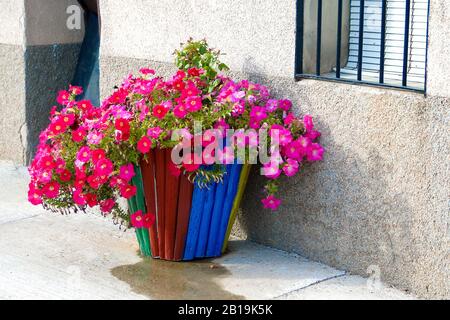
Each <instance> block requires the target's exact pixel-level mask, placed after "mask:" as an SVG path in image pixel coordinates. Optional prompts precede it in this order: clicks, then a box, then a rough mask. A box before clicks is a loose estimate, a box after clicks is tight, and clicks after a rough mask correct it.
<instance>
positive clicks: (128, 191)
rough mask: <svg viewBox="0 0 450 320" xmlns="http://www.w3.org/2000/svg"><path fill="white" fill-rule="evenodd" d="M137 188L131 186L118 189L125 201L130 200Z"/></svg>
mask: <svg viewBox="0 0 450 320" xmlns="http://www.w3.org/2000/svg"><path fill="white" fill-rule="evenodd" d="M136 191H137V188H136V187H135V186H132V185H125V186H123V187H121V188H120V195H121V196H122V197H124V198H125V199H130V198H131V197H133V196H134V195H135V194H136Z"/></svg>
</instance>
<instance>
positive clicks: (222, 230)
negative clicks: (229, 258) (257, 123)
mask: <svg viewBox="0 0 450 320" xmlns="http://www.w3.org/2000/svg"><path fill="white" fill-rule="evenodd" d="M230 170H231V172H230V181H229V182H228V188H227V194H226V196H225V200H224V204H223V211H222V220H221V223H220V227H219V232H218V237H217V242H216V247H215V250H214V255H216V256H220V254H221V252H222V246H223V243H224V240H225V234H226V232H227V227H228V221H229V220H230V214H231V209H232V206H233V203H234V198H235V197H236V193H237V190H238V184H239V176H240V174H241V171H242V165H241V164H234V165H232V166H231V168H230Z"/></svg>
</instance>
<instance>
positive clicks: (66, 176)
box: [59, 169, 72, 182]
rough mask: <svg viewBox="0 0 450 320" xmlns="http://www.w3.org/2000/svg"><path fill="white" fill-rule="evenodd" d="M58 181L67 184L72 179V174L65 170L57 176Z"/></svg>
mask: <svg viewBox="0 0 450 320" xmlns="http://www.w3.org/2000/svg"><path fill="white" fill-rule="evenodd" d="M59 179H60V180H61V181H62V182H69V181H70V180H71V179H72V174H71V173H70V171H69V170H67V169H65V170H63V171H62V172H61V173H60V174H59Z"/></svg>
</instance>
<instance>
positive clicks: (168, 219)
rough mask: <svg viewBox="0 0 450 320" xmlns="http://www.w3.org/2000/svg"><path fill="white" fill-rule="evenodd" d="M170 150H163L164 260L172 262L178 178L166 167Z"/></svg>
mask: <svg viewBox="0 0 450 320" xmlns="http://www.w3.org/2000/svg"><path fill="white" fill-rule="evenodd" d="M171 152H172V149H165V150H164V153H165V160H166V186H165V187H166V193H165V203H166V208H165V211H164V213H165V218H164V219H165V220H164V226H165V234H164V235H165V259H167V260H173V253H174V249H175V232H176V228H177V209H178V187H179V182H180V178H179V177H177V176H174V175H172V174H171V173H170V170H169V169H168V165H169V162H170V161H171V160H170V154H171Z"/></svg>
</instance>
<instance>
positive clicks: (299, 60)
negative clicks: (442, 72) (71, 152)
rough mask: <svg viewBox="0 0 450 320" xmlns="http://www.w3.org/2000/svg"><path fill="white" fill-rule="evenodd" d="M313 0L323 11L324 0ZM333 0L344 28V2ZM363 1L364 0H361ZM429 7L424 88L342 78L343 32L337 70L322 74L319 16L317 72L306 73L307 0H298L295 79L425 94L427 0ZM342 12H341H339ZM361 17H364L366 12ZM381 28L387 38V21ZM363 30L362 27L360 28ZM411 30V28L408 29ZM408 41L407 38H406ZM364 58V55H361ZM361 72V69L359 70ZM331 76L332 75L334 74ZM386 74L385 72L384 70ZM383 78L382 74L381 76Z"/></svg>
mask: <svg viewBox="0 0 450 320" xmlns="http://www.w3.org/2000/svg"><path fill="white" fill-rule="evenodd" d="M313 1H318V12H321V10H322V1H323V0H313ZM325 1H330V0H325ZM333 1H337V2H338V12H337V14H338V25H337V28H338V27H339V26H340V27H341V30H342V3H343V0H333ZM361 1H362V2H363V1H364V0H361ZM380 1H383V3H384V5H385V6H386V3H387V1H388V0H380ZM405 1H407V2H409V3H410V4H409V6H410V5H411V0H405ZM427 4H428V7H427V17H426V19H427V21H426V44H425V70H424V87H423V89H422V88H414V87H408V85H407V82H406V86H404V85H403V83H402V85H395V84H389V83H384V82H380V81H376V82H375V81H367V80H364V79H362V78H361V80H358V79H346V78H342V77H340V70H341V69H342V66H341V65H340V62H338V61H340V59H341V50H340V48H341V42H342V33H341V32H338V33H337V43H338V44H337V46H336V47H337V49H336V71H335V72H331V73H327V74H326V75H322V74H320V72H319V71H320V60H321V59H320V54H321V43H320V41H321V35H319V34H321V22H322V21H321V20H322V19H321V18H319V15H318V18H317V29H316V30H318V32H317V33H318V36H317V47H316V54H317V55H316V74H312V73H304V72H303V58H304V56H303V55H304V42H303V38H304V29H305V28H304V12H305V0H297V1H296V34H295V66H294V79H295V80H296V81H300V80H302V79H314V80H321V81H329V82H337V83H347V84H353V85H364V86H370V87H378V88H388V89H397V90H404V91H409V92H417V93H421V94H425V95H426V92H427V71H428V70H427V69H428V68H427V66H428V47H429V22H430V19H429V18H430V0H428V1H427ZM410 12H411V7H410ZM339 13H340V14H339ZM361 17H364V14H363V15H362V16H360V18H361ZM381 28H382V29H381V30H382V32H381V33H382V39H384V38H385V34H384V36H383V31H384V33H385V32H386V31H385V30H386V25H385V23H382V26H381ZM405 29H406V26H405ZM360 31H361V29H360ZM408 31H409V32H410V30H408ZM409 32H408V37H409ZM405 41H406V39H405ZM381 47H382V49H380V52H383V51H382V50H385V48H384V44H382V46H381ZM360 50H362V46H361V48H360ZM317 56H318V57H319V59H317ZM361 59H362V56H361ZM381 70H382V66H381V65H380V72H381ZM359 72H361V70H360V71H359ZM333 74H334V77H333V76H330V75H333ZM383 74H384V72H383ZM403 77H404V75H403ZM380 78H381V76H380Z"/></svg>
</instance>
